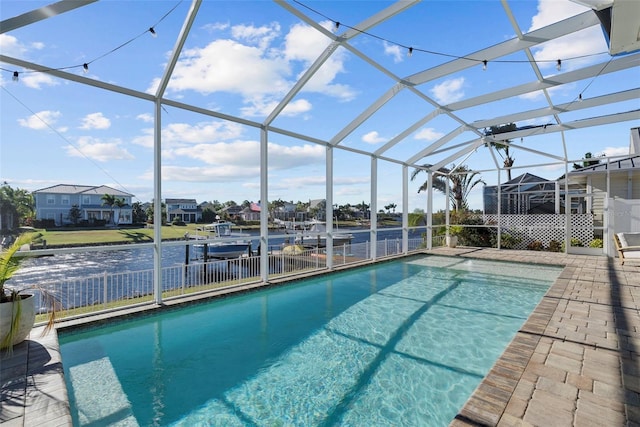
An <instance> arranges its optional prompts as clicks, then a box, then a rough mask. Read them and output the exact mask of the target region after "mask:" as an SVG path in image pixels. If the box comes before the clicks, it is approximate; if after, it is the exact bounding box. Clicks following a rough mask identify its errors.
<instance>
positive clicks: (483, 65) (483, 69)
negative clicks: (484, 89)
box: [482, 59, 487, 71]
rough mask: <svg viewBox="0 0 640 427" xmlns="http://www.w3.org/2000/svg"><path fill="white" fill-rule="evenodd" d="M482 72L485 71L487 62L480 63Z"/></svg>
mask: <svg viewBox="0 0 640 427" xmlns="http://www.w3.org/2000/svg"><path fill="white" fill-rule="evenodd" d="M482 71H487V60H486V59H485V60H484V61H482Z"/></svg>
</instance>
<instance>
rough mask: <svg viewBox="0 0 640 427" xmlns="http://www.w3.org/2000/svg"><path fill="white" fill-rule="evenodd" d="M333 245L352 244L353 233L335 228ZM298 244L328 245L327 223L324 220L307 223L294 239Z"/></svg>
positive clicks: (309, 246) (313, 246)
mask: <svg viewBox="0 0 640 427" xmlns="http://www.w3.org/2000/svg"><path fill="white" fill-rule="evenodd" d="M332 237H333V246H342V245H345V244H350V243H351V241H352V240H353V234H351V233H345V232H341V231H337V230H334V231H333V233H332ZM294 243H295V244H296V245H302V246H304V247H305V248H325V247H327V224H326V223H325V222H322V221H310V222H308V223H306V224H305V228H304V229H303V230H302V231H301V232H298V233H296V237H295V240H294Z"/></svg>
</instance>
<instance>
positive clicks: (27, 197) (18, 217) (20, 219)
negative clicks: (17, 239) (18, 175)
mask: <svg viewBox="0 0 640 427" xmlns="http://www.w3.org/2000/svg"><path fill="white" fill-rule="evenodd" d="M34 206H35V203H34V200H33V195H32V194H31V193H30V192H28V191H27V190H24V189H21V188H15V189H14V188H12V187H11V186H10V185H9V184H8V183H7V182H4V183H3V184H2V185H0V212H2V213H3V214H2V215H0V216H3V219H4V220H5V221H7V222H10V224H4V225H2V219H0V227H1V228H8V229H13V228H16V227H18V226H19V225H20V224H28V221H29V219H30V218H33V216H34V215H33V212H34Z"/></svg>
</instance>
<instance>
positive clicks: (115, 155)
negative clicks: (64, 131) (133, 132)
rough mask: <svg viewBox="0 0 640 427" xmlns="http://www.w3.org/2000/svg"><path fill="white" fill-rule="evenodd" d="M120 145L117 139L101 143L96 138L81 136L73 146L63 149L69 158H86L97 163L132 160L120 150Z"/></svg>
mask: <svg viewBox="0 0 640 427" xmlns="http://www.w3.org/2000/svg"><path fill="white" fill-rule="evenodd" d="M121 144H122V141H120V140H119V139H114V140H112V141H108V142H103V141H102V140H100V139H98V138H93V137H90V136H83V137H80V138H78V141H77V143H76V144H75V146H72V145H67V146H66V147H65V149H66V150H67V154H68V155H69V156H71V157H88V158H90V159H92V160H97V161H99V162H106V161H109V160H130V159H133V158H134V157H133V155H131V153H129V152H128V151H127V149H126V148H122V147H121Z"/></svg>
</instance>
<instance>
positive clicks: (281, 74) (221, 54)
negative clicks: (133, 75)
mask: <svg viewBox="0 0 640 427" xmlns="http://www.w3.org/2000/svg"><path fill="white" fill-rule="evenodd" d="M323 25H325V26H329V25H330V23H325V24H323ZM211 29H225V28H223V26H221V25H220V26H214V27H211ZM280 32H281V29H280V26H279V24H277V23H272V24H269V25H266V26H261V27H255V26H250V25H237V26H233V27H231V28H230V34H231V37H232V38H228V39H221V38H220V39H217V40H215V41H213V42H211V43H209V44H208V45H206V46H204V47H196V48H192V49H188V50H186V51H184V52H183V54H182V56H181V58H180V60H179V61H178V63H177V64H176V69H175V72H174V73H173V77H172V79H171V81H170V83H169V86H168V91H170V92H173V93H176V92H181V91H187V90H193V91H196V92H199V93H202V94H210V93H212V92H228V93H234V94H239V95H241V96H242V97H243V102H244V103H245V104H246V107H244V108H243V109H242V111H243V113H244V114H246V115H249V116H256V115H260V114H262V115H264V113H265V112H266V111H270V107H271V105H274V102H275V103H277V102H278V101H279V100H280V99H281V98H282V96H283V95H284V94H285V93H287V91H289V89H290V88H291V87H292V86H293V84H294V82H295V77H299V75H300V74H302V73H303V72H304V69H307V68H308V67H309V66H310V65H311V64H312V62H313V61H315V60H316V59H317V58H318V56H319V55H320V53H321V52H322V51H323V50H324V49H325V48H326V47H327V46H328V44H329V43H330V40H329V39H328V38H327V37H325V36H324V35H322V34H321V33H319V32H318V31H317V30H315V29H314V28H312V27H310V26H307V25H303V24H297V25H294V26H292V27H291V28H290V30H289V32H288V34H287V35H286V36H285V37H284V43H283V44H278V41H280V40H281V39H280ZM345 58H346V55H345V51H344V50H343V49H339V50H338V51H336V52H334V53H333V55H332V56H331V57H330V58H329V59H328V60H327V61H326V62H325V63H324V64H323V66H322V67H321V68H320V69H319V70H318V71H317V72H316V73H315V74H314V76H313V77H312V78H311V79H310V81H309V82H308V83H307V84H306V85H305V87H304V88H303V89H302V91H303V92H304V91H306V92H317V93H321V94H324V95H328V96H331V97H335V98H338V99H340V100H341V101H348V100H351V99H353V98H354V97H355V96H356V92H355V91H354V90H353V89H352V88H351V87H350V86H348V85H345V84H340V83H336V82H335V80H336V77H337V75H338V74H339V73H342V72H344V66H343V62H344V60H345ZM301 67H302V69H303V71H298V72H297V73H298V76H294V73H296V71H295V70H297V69H301ZM157 84H158V79H155V80H154V81H153V82H152V84H151V86H150V87H149V89H148V91H149V92H154V91H155V88H156V87H157ZM178 95H179V94H176V95H175V96H178ZM310 105H311V104H310V103H308V101H306V100H303V101H297V102H296V103H294V104H292V106H290V107H288V109H287V110H286V111H285V112H283V114H287V115H294V114H299V113H300V112H306V111H308V110H309V109H310Z"/></svg>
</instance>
